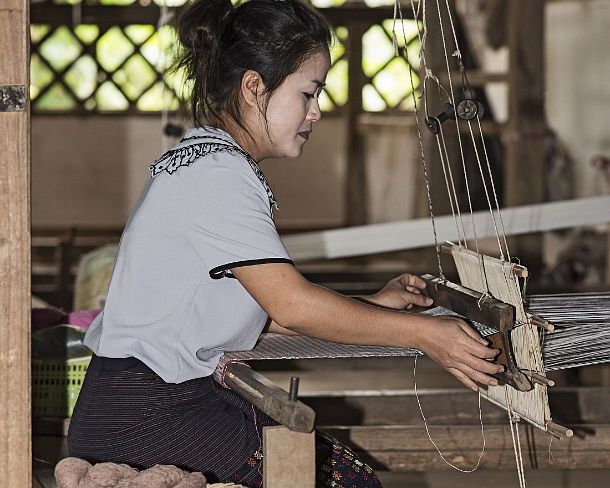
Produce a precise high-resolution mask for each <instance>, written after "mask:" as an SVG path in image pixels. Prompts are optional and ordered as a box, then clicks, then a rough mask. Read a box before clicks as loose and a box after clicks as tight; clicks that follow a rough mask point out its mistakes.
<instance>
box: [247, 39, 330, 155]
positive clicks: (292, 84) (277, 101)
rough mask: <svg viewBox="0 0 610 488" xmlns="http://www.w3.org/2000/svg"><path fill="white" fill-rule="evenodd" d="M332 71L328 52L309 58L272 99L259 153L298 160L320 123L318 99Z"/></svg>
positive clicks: (321, 52) (287, 79)
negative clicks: (315, 127) (314, 127)
mask: <svg viewBox="0 0 610 488" xmlns="http://www.w3.org/2000/svg"><path fill="white" fill-rule="evenodd" d="M329 68H330V57H329V55H328V52H327V51H326V50H324V51H319V52H317V53H315V54H313V55H311V56H310V57H309V58H307V59H306V60H305V61H304V62H303V64H302V65H301V67H300V68H299V69H298V70H297V71H296V72H295V73H293V74H291V75H290V76H288V77H287V78H286V79H285V80H284V82H283V83H282V84H281V85H280V86H279V88H278V89H277V90H276V91H275V92H274V93H273V94H272V95H271V98H270V99H269V104H268V106H267V128H268V134H267V130H266V129H267V128H265V127H264V121H263V127H262V132H263V134H264V135H263V137H260V138H259V141H265V143H263V144H261V146H265V147H260V150H261V151H260V152H261V154H263V155H264V157H268V158H296V157H298V156H300V155H301V151H302V149H303V144H305V142H307V139H309V135H310V133H311V131H312V129H313V125H314V123H315V122H317V121H318V120H320V117H321V113H320V106H319V105H318V96H319V95H320V92H321V91H322V87H323V86H324V83H325V80H326V74H327V73H328V70H329Z"/></svg>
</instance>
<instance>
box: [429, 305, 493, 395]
mask: <svg viewBox="0 0 610 488" xmlns="http://www.w3.org/2000/svg"><path fill="white" fill-rule="evenodd" d="M422 318H424V317H423V316H422ZM425 320H426V321H427V322H428V324H425V330H424V329H422V330H421V335H420V341H421V344H420V345H419V347H420V349H421V350H422V351H423V352H424V353H426V355H427V356H429V357H430V358H432V359H433V360H434V361H436V362H437V363H438V364H440V365H441V366H442V367H443V368H445V369H446V370H447V371H449V372H450V373H451V374H452V375H453V376H455V377H456V378H457V379H458V380H460V381H461V382H462V383H464V385H466V386H467V387H468V388H470V389H472V390H474V391H477V390H478V387H477V385H476V383H481V384H483V385H490V386H495V385H497V384H498V380H496V379H495V378H493V377H492V376H489V375H490V374H496V373H501V372H502V371H504V366H502V365H499V364H494V363H492V362H491V360H492V359H493V358H495V357H496V356H497V355H498V354H499V352H500V351H499V350H498V349H493V348H491V347H487V344H488V341H487V340H485V339H483V338H482V337H481V336H480V335H479V334H478V333H477V332H476V331H475V330H473V329H472V328H471V327H470V326H469V325H468V324H467V323H466V322H464V321H463V320H461V319H460V318H458V317H450V316H437V317H426V319H425ZM426 326H427V327H426Z"/></svg>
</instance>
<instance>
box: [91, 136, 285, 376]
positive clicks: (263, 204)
mask: <svg viewBox="0 0 610 488" xmlns="http://www.w3.org/2000/svg"><path fill="white" fill-rule="evenodd" d="M151 174H152V178H151V179H150V181H149V182H148V184H147V185H146V187H145V188H144V191H143V192H142V195H141V197H140V199H139V201H138V203H137V204H136V208H135V210H134V212H133V214H132V216H131V218H130V220H129V222H128V223H127V226H126V228H125V231H124V232H123V236H122V237H121V243H120V245H119V254H118V257H117V262H116V265H115V268H114V271H113V275H112V280H111V282H110V288H109V291H108V297H107V300H106V305H105V307H104V311H103V313H102V314H100V315H99V316H98V318H97V319H96V320H95V321H94V323H93V324H92V325H91V327H90V328H89V331H88V332H87V335H86V337H85V344H86V345H87V346H88V347H89V348H90V349H91V350H92V351H93V352H94V353H95V354H97V355H99V356H105V357H129V356H131V357H136V358H138V359H140V360H141V361H143V362H144V363H146V364H147V365H148V366H149V367H150V368H151V369H152V370H154V371H155V372H156V373H157V374H158V375H159V376H160V377H161V378H163V380H165V381H166V382H169V383H180V382H183V381H186V380H189V379H192V378H197V377H202V376H208V375H210V374H212V373H213V371H214V369H215V368H216V365H217V364H218V360H219V358H220V356H221V355H222V354H223V352H225V351H242V350H248V349H251V348H252V347H253V346H254V344H255V343H256V340H257V338H258V336H259V335H260V333H261V331H262V329H263V327H264V325H265V323H266V321H267V318H268V317H267V314H266V313H265V311H264V310H263V309H262V308H261V307H260V306H259V305H258V304H257V303H256V301H255V300H254V299H253V298H252V297H251V296H250V295H249V294H248V292H247V291H246V290H245V289H244V288H243V287H242V285H241V284H240V283H239V281H238V280H237V279H235V278H234V277H233V276H232V274H231V272H230V269H231V268H234V267H239V266H250V265H254V264H261V263H270V262H272V263H275V262H279V263H290V264H292V261H291V260H290V258H289V257H288V254H287V252H286V249H285V248H284V246H283V244H282V242H281V240H280V237H279V235H278V233H277V230H276V228H275V224H274V222H273V218H272V207H273V206H274V205H275V200H274V198H273V193H272V192H271V189H270V188H269V185H268V184H267V181H266V180H265V177H264V176H263V174H262V172H261V171H260V169H259V168H258V165H257V164H256V162H255V161H254V160H252V159H251V158H250V157H249V156H248V155H247V154H246V153H245V152H244V151H243V150H242V149H241V148H240V147H239V146H238V145H237V143H236V142H235V140H234V139H233V138H232V137H231V136H230V135H229V134H227V133H226V132H224V131H222V130H219V129H214V128H210V127H204V128H196V129H192V130H190V131H188V132H187V134H186V136H185V137H184V139H183V140H182V141H181V142H180V143H179V144H178V145H177V146H176V147H175V148H174V149H172V150H170V151H168V152H167V153H166V154H165V155H164V156H163V157H161V159H159V160H158V161H157V162H156V163H155V164H153V165H152V166H151Z"/></svg>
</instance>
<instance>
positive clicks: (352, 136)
mask: <svg viewBox="0 0 610 488" xmlns="http://www.w3.org/2000/svg"><path fill="white" fill-rule="evenodd" d="M369 25H370V24H369V23H368V22H365V21H362V22H357V23H351V24H350V25H349V26H348V29H349V34H348V38H347V61H348V70H349V73H348V80H349V85H348V96H347V104H346V106H345V110H346V119H345V120H346V125H347V131H346V133H347V137H346V148H345V155H346V158H347V179H346V192H345V198H346V202H345V214H346V215H345V221H346V223H347V225H348V226H353V225H364V224H366V222H367V217H368V187H367V184H366V158H365V147H364V137H363V136H362V135H361V134H360V131H359V125H358V120H359V117H360V114H361V113H362V89H363V88H364V85H365V77H364V72H363V70H362V36H363V35H364V33H365V32H366V30H367V29H368V26H369Z"/></svg>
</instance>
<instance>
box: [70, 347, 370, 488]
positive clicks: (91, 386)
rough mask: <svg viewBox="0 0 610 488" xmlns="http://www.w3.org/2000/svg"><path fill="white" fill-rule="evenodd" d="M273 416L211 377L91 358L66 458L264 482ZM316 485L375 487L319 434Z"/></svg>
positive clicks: (357, 463)
mask: <svg viewBox="0 0 610 488" xmlns="http://www.w3.org/2000/svg"><path fill="white" fill-rule="evenodd" d="M267 425H276V422H275V421H274V420H273V419H271V418H270V417H268V416H267V415H265V414H264V413H262V412H261V411H259V410H258V409H256V408H255V407H254V406H253V405H252V404H250V403H249V402H247V401H246V400H244V399H243V398H242V397H240V396H239V395H237V394H236V393H234V392H233V391H231V390H228V389H226V388H223V387H222V386H220V385H219V384H218V383H216V382H215V381H214V380H213V379H212V377H205V378H198V379H195V380H190V381H186V382H184V383H178V384H175V383H165V382H164V381H163V380H162V379H161V378H160V377H159V376H157V375H156V374H155V373H154V372H153V371H152V370H150V369H149V368H148V367H147V366H146V365H145V364H144V363H142V362H141V361H139V360H137V359H135V358H126V359H110V358H100V357H96V356H94V357H93V359H92V361H91V364H90V366H89V369H88V371H87V375H86V377H85V380H84V383H83V386H82V389H81V393H80V395H79V398H78V402H77V404H76V407H75V409H74V413H73V416H72V420H71V422H70V430H69V433H68V446H69V451H70V455H71V456H75V457H80V458H83V459H86V460H88V461H89V462H92V463H97V462H105V461H110V462H116V463H126V464H129V465H131V466H133V467H135V468H139V469H145V468H149V467H151V466H154V465H155V464H174V465H176V466H178V467H180V468H182V469H187V470H189V471H201V472H202V473H203V474H204V475H205V476H206V478H207V479H208V481H209V482H227V483H229V482H233V483H239V484H242V485H246V486H249V487H252V488H254V487H261V486H262V484H263V463H262V459H263V454H262V442H261V435H262V428H263V427H264V426H267ZM316 486H318V487H335V488H369V487H375V488H376V487H380V486H381V484H380V482H379V480H378V478H377V477H376V476H375V474H374V473H373V471H372V469H371V468H370V467H369V466H368V465H367V464H366V463H364V462H362V461H361V460H360V459H358V457H357V456H356V455H355V454H354V453H353V452H351V451H350V450H349V449H348V448H347V447H346V446H344V445H342V444H340V443H339V442H338V441H336V440H334V439H332V438H331V437H329V436H327V435H326V434H323V433H322V432H316Z"/></svg>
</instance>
